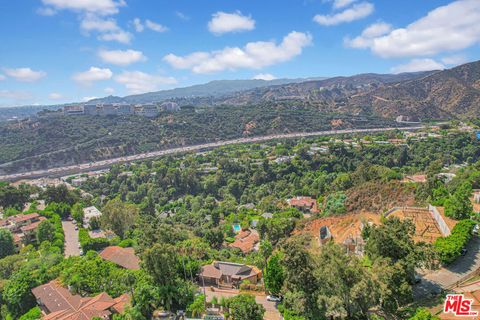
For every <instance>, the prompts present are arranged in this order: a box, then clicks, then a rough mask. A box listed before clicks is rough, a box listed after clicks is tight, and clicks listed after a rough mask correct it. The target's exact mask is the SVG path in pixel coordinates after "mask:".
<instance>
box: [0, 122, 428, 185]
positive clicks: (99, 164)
mask: <svg viewBox="0 0 480 320" xmlns="http://www.w3.org/2000/svg"><path fill="white" fill-rule="evenodd" d="M423 128H425V126H423V125H418V126H411V127H388V128H371V129H345V130H330V131H315V132H297V133H285V134H275V135H269V136H259V137H250V138H238V139H232V140H225V141H217V142H211V143H205V144H200V145H192V146H185V147H177V148H171V149H164V150H158V151H152V152H147V153H140V154H135V155H130V156H123V157H119V158H112V159H107V160H101V161H96V162H89V163H83V164H77V165H70V166H64V167H56V168H51V169H45V170H36V171H30V172H22V173H15V174H10V175H3V176H0V181H17V180H21V179H29V178H43V177H59V176H63V175H70V174H78V173H82V172H88V171H95V170H100V169H105V168H108V167H110V166H112V165H113V164H118V163H127V162H132V161H138V160H144V159H151V158H158V157H162V156H165V155H170V154H177V153H187V152H194V151H200V150H205V149H212V148H218V147H222V146H226V145H232V144H241V143H255V142H263V141H269V140H275V139H292V138H303V137H313V136H328V135H336V134H348V133H373V132H384V131H393V130H402V131H410V130H418V129H423Z"/></svg>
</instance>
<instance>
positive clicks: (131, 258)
mask: <svg viewBox="0 0 480 320" xmlns="http://www.w3.org/2000/svg"><path fill="white" fill-rule="evenodd" d="M100 257H102V258H103V259H104V260H108V261H111V262H113V263H115V264H117V265H119V266H120V267H123V268H125V269H130V270H139V269H140V259H139V258H138V257H137V256H136V255H135V250H134V249H133V248H122V247H117V246H110V247H106V248H105V249H103V250H102V252H100Z"/></svg>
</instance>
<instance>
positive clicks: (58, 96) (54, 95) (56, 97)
mask: <svg viewBox="0 0 480 320" xmlns="http://www.w3.org/2000/svg"><path fill="white" fill-rule="evenodd" d="M48 98H50V99H51V100H60V99H62V98H63V96H62V95H61V94H60V93H57V92H52V93H50V94H49V95H48Z"/></svg>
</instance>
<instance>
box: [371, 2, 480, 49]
mask: <svg viewBox="0 0 480 320" xmlns="http://www.w3.org/2000/svg"><path fill="white" fill-rule="evenodd" d="M479 21H480V1H478V0H460V1H455V2H452V3H450V4H448V5H445V6H441V7H438V8H436V9H434V10H432V11H430V12H429V13H428V14H427V15H426V16H425V17H423V18H421V19H419V20H417V21H415V22H413V23H411V24H409V25H408V26H406V27H405V28H399V29H395V30H392V31H391V32H390V33H389V34H387V35H383V36H380V37H376V38H374V39H373V40H372V42H371V44H370V45H369V46H368V47H369V48H370V49H371V50H372V52H373V53H375V54H376V55H378V56H380V57H383V58H398V57H418V56H431V55H435V54H438V53H441V52H445V51H456V50H462V49H465V48H468V47H470V46H472V45H475V44H477V43H479V42H480V23H479Z"/></svg>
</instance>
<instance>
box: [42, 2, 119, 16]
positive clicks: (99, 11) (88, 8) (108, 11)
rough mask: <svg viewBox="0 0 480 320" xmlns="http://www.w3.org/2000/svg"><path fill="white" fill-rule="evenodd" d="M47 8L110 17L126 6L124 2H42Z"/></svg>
mask: <svg viewBox="0 0 480 320" xmlns="http://www.w3.org/2000/svg"><path fill="white" fill-rule="evenodd" d="M42 2H43V4H44V5H45V6H47V8H52V9H56V10H71V11H77V12H89V13H94V14H96V15H112V14H116V13H118V10H119V8H120V7H123V6H125V5H126V2H125V1H124V0H118V1H115V0H42Z"/></svg>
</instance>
